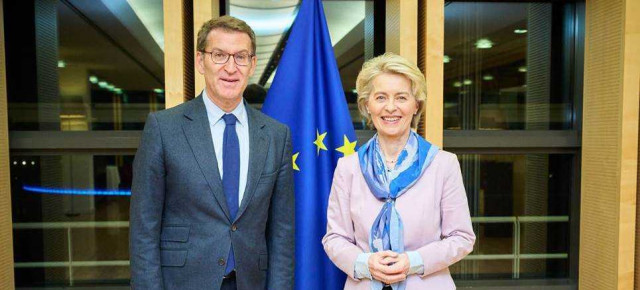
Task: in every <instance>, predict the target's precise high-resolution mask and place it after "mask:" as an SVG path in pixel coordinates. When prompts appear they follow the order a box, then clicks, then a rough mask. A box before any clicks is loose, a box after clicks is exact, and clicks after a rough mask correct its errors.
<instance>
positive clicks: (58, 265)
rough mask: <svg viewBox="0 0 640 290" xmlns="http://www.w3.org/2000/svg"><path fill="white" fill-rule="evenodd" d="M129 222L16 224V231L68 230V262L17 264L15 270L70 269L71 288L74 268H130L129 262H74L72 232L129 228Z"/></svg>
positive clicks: (14, 226) (14, 225)
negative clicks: (81, 229) (87, 229)
mask: <svg viewBox="0 0 640 290" xmlns="http://www.w3.org/2000/svg"><path fill="white" fill-rule="evenodd" d="M128 227H129V222H125V221H111V222H45V223H14V224H13V229H14V230H33V229H37V230H51V229H66V230H67V257H68V259H67V261H55V262H17V263H14V267H15V268H68V271H69V286H73V281H74V280H73V267H97V266H129V260H112V261H74V260H73V239H72V234H71V232H72V231H71V230H72V229H78V228H89V229H92V228H93V229H97V228H128Z"/></svg>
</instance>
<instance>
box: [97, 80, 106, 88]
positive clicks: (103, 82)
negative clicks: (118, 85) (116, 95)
mask: <svg viewBox="0 0 640 290" xmlns="http://www.w3.org/2000/svg"><path fill="white" fill-rule="evenodd" d="M98 86H99V87H101V88H106V87H107V86H109V83H108V82H105V81H101V82H98Z"/></svg>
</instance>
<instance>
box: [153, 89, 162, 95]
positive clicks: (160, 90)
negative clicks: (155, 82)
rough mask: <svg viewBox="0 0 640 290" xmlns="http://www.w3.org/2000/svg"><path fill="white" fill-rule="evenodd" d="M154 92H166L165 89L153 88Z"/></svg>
mask: <svg viewBox="0 0 640 290" xmlns="http://www.w3.org/2000/svg"><path fill="white" fill-rule="evenodd" d="M153 92H154V93H156V94H162V93H164V90H163V89H153Z"/></svg>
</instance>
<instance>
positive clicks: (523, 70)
mask: <svg viewBox="0 0 640 290" xmlns="http://www.w3.org/2000/svg"><path fill="white" fill-rule="evenodd" d="M518 71H519V72H521V73H524V72H527V67H526V66H521V67H519V68H518Z"/></svg>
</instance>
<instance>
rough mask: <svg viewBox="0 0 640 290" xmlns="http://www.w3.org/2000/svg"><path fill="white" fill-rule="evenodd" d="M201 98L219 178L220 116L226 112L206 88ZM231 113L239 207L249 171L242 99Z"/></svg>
mask: <svg viewBox="0 0 640 290" xmlns="http://www.w3.org/2000/svg"><path fill="white" fill-rule="evenodd" d="M202 98H203V99H204V106H205V107H206V108H207V118H208V119H209V129H211V137H212V139H213V149H214V151H215V154H216V159H217V160H218V171H219V172H220V179H222V177H223V176H224V172H223V171H222V168H223V167H222V160H223V159H222V153H223V150H222V149H223V148H222V141H223V140H224V129H225V127H226V124H225V123H224V120H223V119H222V116H223V115H224V114H226V112H225V111H223V110H222V109H220V107H218V106H217V105H216V104H214V103H213V102H212V101H211V99H209V96H207V91H206V90H203V91H202ZM231 114H233V115H234V116H236V118H237V119H238V121H237V122H236V133H237V134H238V144H239V145H240V184H239V187H238V190H239V192H238V207H240V204H242V197H244V190H245V188H246V187H247V173H248V171H249V119H248V118H247V111H246V109H245V107H244V101H241V102H240V104H238V106H237V107H236V108H235V109H233V111H231Z"/></svg>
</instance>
